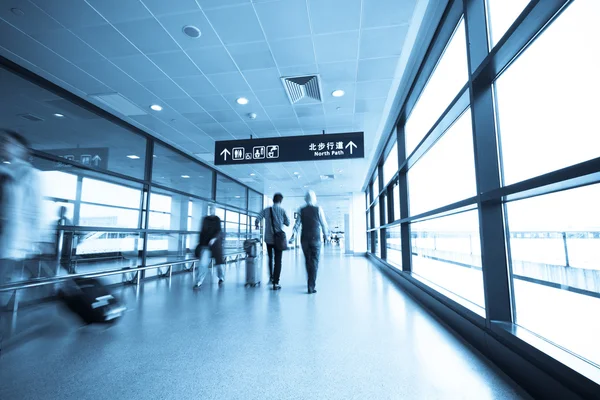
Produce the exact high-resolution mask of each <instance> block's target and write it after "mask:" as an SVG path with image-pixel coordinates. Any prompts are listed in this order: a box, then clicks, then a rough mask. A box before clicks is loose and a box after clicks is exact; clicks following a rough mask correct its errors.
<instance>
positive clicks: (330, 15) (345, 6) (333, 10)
mask: <svg viewBox="0 0 600 400" xmlns="http://www.w3.org/2000/svg"><path fill="white" fill-rule="evenodd" d="M360 3H361V0H308V5H309V11H310V19H311V24H312V31H313V33H314V34H317V35H318V34H321V33H333V32H344V31H353V30H358V29H359V28H360V18H361V12H360V9H361V5H360Z"/></svg>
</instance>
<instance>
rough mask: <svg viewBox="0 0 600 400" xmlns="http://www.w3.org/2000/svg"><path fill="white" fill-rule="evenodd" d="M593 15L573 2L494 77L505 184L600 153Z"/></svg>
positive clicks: (598, 28)
mask: <svg viewBox="0 0 600 400" xmlns="http://www.w3.org/2000/svg"><path fill="white" fill-rule="evenodd" d="M599 15H600V2H599V1H596V0H576V1H574V2H573V3H572V4H571V5H570V6H569V7H568V8H567V9H566V10H565V11H564V12H563V14H562V15H560V16H559V17H558V19H557V20H556V21H555V22H554V23H553V24H552V25H550V26H549V27H548V28H547V29H546V31H545V32H544V33H543V34H542V35H541V36H540V37H539V38H538V39H537V40H536V41H535V42H533V43H532V44H531V46H530V47H529V48H528V49H527V50H526V51H525V52H524V53H523V54H522V55H521V56H520V57H519V58H518V59H517V60H516V61H515V62H514V64H513V65H511V66H510V67H509V68H508V69H507V70H506V71H505V72H504V73H503V74H502V75H501V76H500V77H499V78H498V80H497V82H496V92H497V99H498V100H497V102H498V121H499V128H500V135H501V144H502V157H503V166H504V183H505V184H507V185H508V184H511V183H515V182H519V181H522V180H524V179H528V178H532V177H534V176H537V175H541V174H544V173H546V172H550V171H553V170H556V169H560V168H564V167H567V166H570V165H572V164H576V163H579V162H582V161H586V160H589V159H592V158H596V157H598V156H599V152H598V129H597V125H598V124H597V113H598V109H600V97H598V96H597V93H599V92H600V75H598V72H597V71H598V54H597V51H594V50H592V49H596V48H597V47H598V37H600V25H599V24H598V16H599Z"/></svg>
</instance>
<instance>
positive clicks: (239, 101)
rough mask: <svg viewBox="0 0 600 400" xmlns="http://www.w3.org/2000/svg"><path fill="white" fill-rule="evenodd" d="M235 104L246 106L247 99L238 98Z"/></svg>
mask: <svg viewBox="0 0 600 400" xmlns="http://www.w3.org/2000/svg"><path fill="white" fill-rule="evenodd" d="M236 102H237V103H238V104H241V105H246V104H248V99H247V98H245V97H238V99H237V100H236Z"/></svg>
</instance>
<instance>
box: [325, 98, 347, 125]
mask: <svg viewBox="0 0 600 400" xmlns="http://www.w3.org/2000/svg"><path fill="white" fill-rule="evenodd" d="M323 108H324V109H325V115H326V116H327V115H346V116H348V115H350V117H349V118H350V121H352V116H351V115H352V114H354V98H345V99H340V100H338V101H331V102H327V103H325V104H323Z"/></svg>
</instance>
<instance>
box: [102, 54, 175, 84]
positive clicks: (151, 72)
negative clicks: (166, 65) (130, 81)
mask: <svg viewBox="0 0 600 400" xmlns="http://www.w3.org/2000/svg"><path fill="white" fill-rule="evenodd" d="M111 61H112V62H113V63H114V64H115V65H116V66H117V67H119V68H120V69H121V70H123V71H124V72H126V73H127V74H129V75H130V76H135V78H136V79H137V80H140V81H155V80H159V79H165V78H166V76H165V74H164V73H163V71H161V69H160V68H158V67H157V66H156V65H155V64H154V63H153V62H152V61H150V60H149V59H148V57H146V56H145V55H143V54H136V55H133V56H126V57H117V58H113V59H111Z"/></svg>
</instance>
